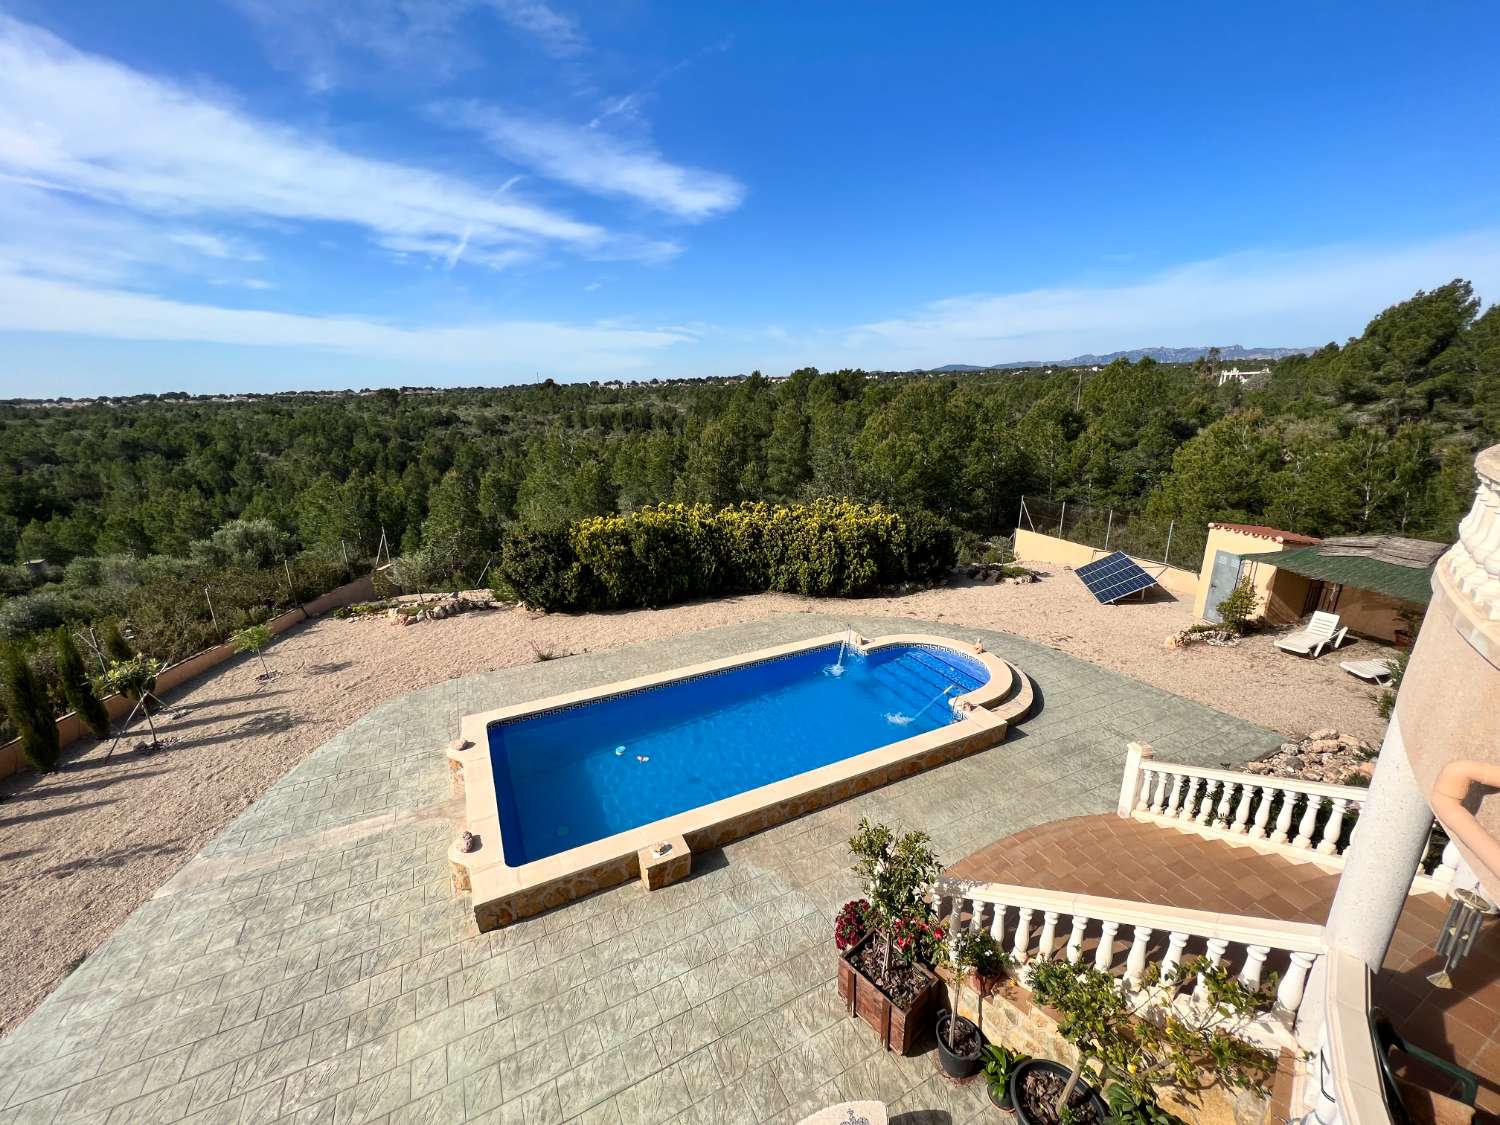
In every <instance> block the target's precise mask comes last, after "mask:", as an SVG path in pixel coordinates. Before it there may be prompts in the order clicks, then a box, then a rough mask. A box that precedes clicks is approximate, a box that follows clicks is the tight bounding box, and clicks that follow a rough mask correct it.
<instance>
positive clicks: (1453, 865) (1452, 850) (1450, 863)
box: [1428, 825, 1458, 887]
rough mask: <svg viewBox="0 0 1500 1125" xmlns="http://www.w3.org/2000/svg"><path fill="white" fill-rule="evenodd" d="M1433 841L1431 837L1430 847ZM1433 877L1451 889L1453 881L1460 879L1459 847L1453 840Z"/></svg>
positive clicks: (1444, 849)
mask: <svg viewBox="0 0 1500 1125" xmlns="http://www.w3.org/2000/svg"><path fill="white" fill-rule="evenodd" d="M1433 831H1434V832H1436V831H1437V826H1436V825H1434V826H1433ZM1431 839H1432V837H1430V836H1429V837H1428V840H1429V844H1428V846H1429V847H1430V846H1431V843H1430V841H1431ZM1432 877H1433V878H1434V879H1436V880H1437V881H1438V882H1439V883H1440V884H1442V885H1443V886H1445V887H1451V886H1452V885H1453V881H1454V880H1455V879H1456V878H1458V847H1457V846H1456V845H1455V844H1454V843H1453V841H1452V840H1449V841H1448V843H1447V844H1446V845H1445V846H1444V848H1443V857H1442V858H1441V859H1440V860H1438V865H1437V868H1436V869H1435V870H1434V871H1433V873H1432Z"/></svg>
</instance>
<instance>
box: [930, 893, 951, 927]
mask: <svg viewBox="0 0 1500 1125" xmlns="http://www.w3.org/2000/svg"><path fill="white" fill-rule="evenodd" d="M953 904H954V899H953V896H952V895H938V896H937V899H936V900H935V901H934V902H933V904H932V912H933V913H934V914H936V915H937V917H938V920H939V921H942V920H943V919H944V918H948V919H950V921H951V919H952V917H953V911H954V910H955V909H956V907H955V906H954V905H953Z"/></svg>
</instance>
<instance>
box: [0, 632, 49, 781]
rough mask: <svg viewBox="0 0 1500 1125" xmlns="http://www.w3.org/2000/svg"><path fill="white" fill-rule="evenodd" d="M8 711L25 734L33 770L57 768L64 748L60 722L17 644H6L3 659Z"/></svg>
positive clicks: (23, 749) (23, 746) (23, 744)
mask: <svg viewBox="0 0 1500 1125" xmlns="http://www.w3.org/2000/svg"><path fill="white" fill-rule="evenodd" d="M3 667H4V676H5V684H4V688H5V711H6V714H8V715H9V716H10V721H11V723H12V724H13V725H14V726H15V728H16V730H17V732H19V734H20V735H21V753H22V754H24V755H25V756H26V761H27V762H28V763H30V765H31V766H32V768H33V769H37V770H40V771H42V772H43V773H48V772H50V771H52V770H55V769H56V768H57V759H58V755H59V754H60V753H61V752H62V748H61V747H60V746H59V745H58V741H57V722H56V720H54V719H53V717H52V705H51V704H50V703H48V702H47V692H46V691H45V690H44V689H43V687H42V681H41V679H40V678H39V677H38V676H37V674H36V673H35V672H34V671H32V668H31V665H30V664H28V663H27V661H26V656H25V654H24V653H22V652H21V650H20V649H19V648H17V647H16V646H15V645H6V646H5V654H4V658H3Z"/></svg>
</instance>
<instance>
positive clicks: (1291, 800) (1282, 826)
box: [1271, 789, 1297, 844]
mask: <svg viewBox="0 0 1500 1125" xmlns="http://www.w3.org/2000/svg"><path fill="white" fill-rule="evenodd" d="M1296 803H1297V794H1296V793H1294V792H1293V791H1292V790H1290V789H1286V790H1283V791H1282V794H1281V811H1280V812H1278V813H1277V814H1276V831H1275V832H1273V833H1271V843H1273V844H1284V843H1286V841H1287V833H1288V830H1289V829H1290V828H1291V827H1292V806H1293V805H1295V804H1296Z"/></svg>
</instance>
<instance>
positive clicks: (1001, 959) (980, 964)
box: [937, 930, 1010, 1078]
mask: <svg viewBox="0 0 1500 1125" xmlns="http://www.w3.org/2000/svg"><path fill="white" fill-rule="evenodd" d="M938 959H939V961H940V962H943V963H945V964H946V965H947V966H948V971H949V974H950V976H951V980H950V984H951V986H952V989H953V992H952V1002H951V1003H950V1004H949V1005H948V1010H947V1011H946V1012H939V1013H938V1018H937V1041H938V1061H939V1062H940V1063H941V1064H942V1067H943V1071H944V1073H946V1074H947V1075H948V1076H949V1077H951V1078H972V1077H973V1076H974V1075H975V1074H977V1073H978V1072H979V1066H980V1062H979V1055H980V1049H981V1048H982V1047H983V1046H984V1035H983V1032H982V1031H981V1030H980V1029H981V1027H982V1026H983V1024H984V994H985V992H986V991H988V988H989V985H990V983H991V982H993V981H994V980H995V978H997V977H998V976H999V975H1000V973H1001V971H1002V970H1003V969H1004V968H1005V965H1006V964H1007V963H1008V961H1009V960H1010V959H1009V958H1008V957H1007V956H1006V954H1005V953H1004V952H1002V951H1001V949H1000V946H999V944H998V943H997V942H996V941H995V939H994V938H992V937H990V935H989V934H987V933H985V932H984V931H983V930H959V931H957V932H956V933H954V934H953V937H952V939H951V940H950V941H949V942H948V943H947V944H946V945H943V946H941V947H940V949H939V954H938ZM971 973H972V974H973V985H974V993H975V995H976V996H977V997H978V998H979V1010H978V1012H977V1013H976V1016H977V1019H978V1021H979V1022H978V1023H977V1024H976V1023H973V1022H970V1021H969V1020H967V1019H965V1018H964V1017H963V1016H961V1015H959V1014H958V1000H959V992H960V990H961V989H962V988H963V983H964V979H965V978H966V977H968V976H969V975H970V974H971Z"/></svg>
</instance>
